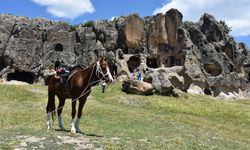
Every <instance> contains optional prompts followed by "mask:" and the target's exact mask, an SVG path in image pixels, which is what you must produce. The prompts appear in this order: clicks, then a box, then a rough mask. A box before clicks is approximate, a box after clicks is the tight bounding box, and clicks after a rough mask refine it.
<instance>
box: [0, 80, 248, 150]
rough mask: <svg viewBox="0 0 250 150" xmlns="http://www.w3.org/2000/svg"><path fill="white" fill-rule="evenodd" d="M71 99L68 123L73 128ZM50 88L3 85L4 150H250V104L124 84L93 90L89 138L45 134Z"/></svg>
mask: <svg viewBox="0 0 250 150" xmlns="http://www.w3.org/2000/svg"><path fill="white" fill-rule="evenodd" d="M70 102H71V100H67V101H66V106H65V107H64V110H63V121H64V125H65V127H66V128H69V123H70V114H71V104H70ZM46 103H47V87H46V86H43V85H28V86H17V85H0V149H14V148H28V149H74V148H80V149H95V148H100V149H150V150H151V149H225V150H228V149H250V100H233V101H222V100H216V99H213V98H211V97H208V96H201V95H190V94H184V95H183V96H182V97H180V98H172V97H165V96H157V95H152V96H139V95H128V94H125V93H123V92H122V91H121V85H120V84H114V85H110V86H109V87H108V89H107V92H106V93H105V94H103V93H101V87H99V86H97V87H95V88H94V89H93V91H92V93H91V95H90V96H89V98H88V101H87V103H86V105H85V107H84V110H83V118H82V120H81V129H82V130H83V131H84V132H85V134H79V133H78V134H72V133H70V132H67V131H58V130H56V129H57V120H55V122H54V123H53V128H54V130H51V131H47V130H46V119H45V118H46V116H45V107H46Z"/></svg>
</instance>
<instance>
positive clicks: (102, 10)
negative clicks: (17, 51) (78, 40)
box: [0, 0, 250, 48]
mask: <svg viewBox="0 0 250 150" xmlns="http://www.w3.org/2000/svg"><path fill="white" fill-rule="evenodd" d="M170 8H176V9H178V10H179V11H180V12H181V13H182V14H183V20H184V21H185V20H188V21H194V22H197V21H198V20H199V18H200V17H201V16H202V15H203V14H204V13H205V12H206V13H209V14H211V15H213V16H215V18H216V20H223V21H225V22H226V24H228V25H229V26H230V27H232V31H231V32H230V35H231V36H233V37H234V39H235V40H236V41H237V42H244V43H246V44H247V46H248V47H249V48H250V13H249V11H248V10H249V9H250V0H0V13H8V14H14V15H19V16H28V17H30V18H36V17H42V18H47V19H50V20H57V21H59V20H60V21H65V22H68V23H70V24H79V23H84V22H86V21H89V20H98V19H111V18H114V17H117V16H127V15H129V14H131V13H138V14H139V15H140V17H142V18H143V17H145V16H151V15H154V14H156V13H165V12H166V11H167V10H169V9H170Z"/></svg>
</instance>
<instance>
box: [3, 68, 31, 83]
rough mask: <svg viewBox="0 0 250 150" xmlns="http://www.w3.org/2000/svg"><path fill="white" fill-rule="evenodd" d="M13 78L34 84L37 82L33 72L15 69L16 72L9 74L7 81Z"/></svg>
mask: <svg viewBox="0 0 250 150" xmlns="http://www.w3.org/2000/svg"><path fill="white" fill-rule="evenodd" d="M11 80H17V81H22V82H27V83H29V84H32V83H34V82H35V75H34V73H32V72H27V71H18V70H15V71H14V72H12V73H8V74H7V81H11Z"/></svg>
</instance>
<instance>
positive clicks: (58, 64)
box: [55, 58, 61, 71]
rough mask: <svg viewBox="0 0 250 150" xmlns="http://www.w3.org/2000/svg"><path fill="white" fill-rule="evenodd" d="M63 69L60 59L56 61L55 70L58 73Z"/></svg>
mask: <svg viewBox="0 0 250 150" xmlns="http://www.w3.org/2000/svg"><path fill="white" fill-rule="evenodd" d="M60 68H61V62H60V61H59V58H57V59H56V61H55V70H56V71H58V70H59V69H60Z"/></svg>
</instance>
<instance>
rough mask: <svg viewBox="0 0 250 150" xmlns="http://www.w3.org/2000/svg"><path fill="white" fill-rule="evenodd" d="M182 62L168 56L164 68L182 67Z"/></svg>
mask: <svg viewBox="0 0 250 150" xmlns="http://www.w3.org/2000/svg"><path fill="white" fill-rule="evenodd" d="M182 65H183V61H182V59H180V58H176V57H174V56H169V57H168V59H167V60H166V61H165V66H166V67H173V66H182Z"/></svg>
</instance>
